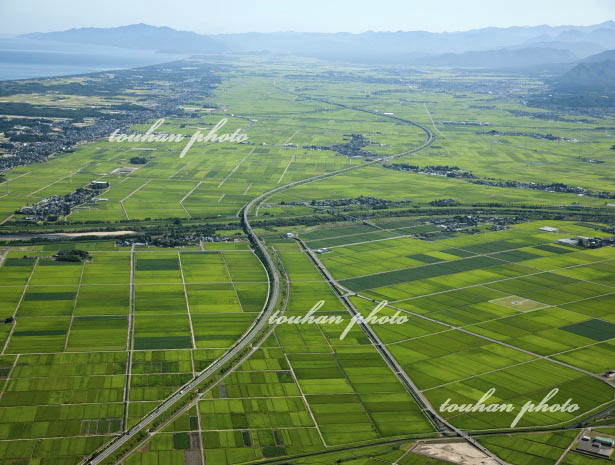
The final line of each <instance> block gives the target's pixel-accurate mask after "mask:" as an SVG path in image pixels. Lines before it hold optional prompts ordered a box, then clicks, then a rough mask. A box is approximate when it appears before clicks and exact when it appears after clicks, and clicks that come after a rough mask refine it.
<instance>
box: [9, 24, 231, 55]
mask: <svg viewBox="0 0 615 465" xmlns="http://www.w3.org/2000/svg"><path fill="white" fill-rule="evenodd" d="M20 37H21V38H25V39H33V40H45V41H47V40H51V41H57V42H79V43H84V44H96V45H107V46H114V47H123V48H137V49H147V50H160V51H186V52H210V53H211V52H223V51H225V50H226V49H225V47H224V45H222V44H221V43H220V42H218V41H216V40H215V39H212V38H211V37H207V36H204V35H201V34H197V33H196V32H188V31H177V30H175V29H171V28H170V27H158V26H150V25H147V24H132V25H130V26H120V27H113V28H93V27H87V28H76V29H69V30H67V31H61V32H46V33H32V34H24V35H21V36H20Z"/></svg>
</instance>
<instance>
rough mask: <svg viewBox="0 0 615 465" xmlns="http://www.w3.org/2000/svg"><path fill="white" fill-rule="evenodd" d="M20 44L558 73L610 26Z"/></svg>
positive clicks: (611, 37) (78, 35)
mask: <svg viewBox="0 0 615 465" xmlns="http://www.w3.org/2000/svg"><path fill="white" fill-rule="evenodd" d="M20 37H22V38H25V39H30V40H37V41H59V42H73V43H75V42H76V43H80V44H96V45H111V46H118V47H123V48H136V49H149V50H158V51H172V52H188V53H208V54H209V53H242V54H245V53H257V52H258V53H261V54H262V53H284V54H294V55H299V56H307V57H314V58H321V59H329V60H337V61H346V62H361V63H371V64H402V65H423V66H445V67H481V68H500V69H503V68H506V69H523V68H530V67H540V66H543V65H554V64H556V65H561V66H562V68H560V69H562V70H564V71H565V70H570V69H571V68H573V67H574V66H575V64H576V63H579V62H580V61H581V60H583V59H585V58H587V57H589V56H591V55H595V54H598V53H601V52H603V51H605V50H609V49H615V21H608V22H605V23H601V24H596V25H593V26H556V27H553V26H546V25H544V26H531V27H510V28H484V29H475V30H470V31H463V32H443V33H434V32H426V31H408V32H406V31H398V32H374V31H368V32H364V33H361V34H351V33H304V32H279V33H256V32H253V33H241V34H220V35H203V34H197V33H195V32H188V31H177V30H175V29H171V28H169V27H157V26H150V25H146V24H134V25H129V26H121V27H115V28H78V29H69V30H67V31H61V32H49V33H32V34H25V35H22V36H20ZM588 66H590V65H588Z"/></svg>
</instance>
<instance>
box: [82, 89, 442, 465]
mask: <svg viewBox="0 0 615 465" xmlns="http://www.w3.org/2000/svg"><path fill="white" fill-rule="evenodd" d="M274 86H276V84H275V83H274ZM276 87H277V86H276ZM287 92H288V91H287ZM290 93H292V92H290ZM296 95H297V94H296ZM314 100H319V99H314ZM321 101H322V100H321ZM323 102H324V103H327V104H329V105H334V106H340V107H343V108H347V109H351V110H355V111H361V112H365V113H370V114H374V115H378V116H381V117H385V118H389V119H392V120H396V121H399V122H403V123H404V124H408V125H413V126H416V127H418V128H420V129H422V130H423V131H424V132H425V134H426V140H425V142H423V143H422V144H421V145H419V146H417V147H414V148H412V149H410V150H408V151H405V152H402V153H398V154H395V155H391V156H388V157H381V158H377V159H374V160H372V161H368V162H365V163H361V164H359V165H353V166H349V167H346V168H343V169H340V170H337V171H332V172H329V173H325V174H321V175H316V176H312V177H309V178H306V179H302V180H299V181H295V182H292V183H289V184H285V185H283V186H279V187H276V188H274V189H271V190H269V191H267V192H264V193H262V194H260V195H259V196H257V197H255V198H254V199H252V200H251V201H250V202H248V203H247V204H246V206H245V207H244V208H243V210H242V212H241V222H242V227H243V229H244V232H245V233H246V234H247V235H248V238H249V239H250V241H251V243H252V246H253V247H254V249H255V251H256V252H257V255H258V256H259V258H260V259H261V261H263V264H264V265H265V269H266V270H267V272H268V274H269V280H270V285H271V292H270V295H269V301H268V302H267V304H266V307H265V310H264V311H263V312H261V313H260V314H259V316H258V317H257V319H256V320H255V322H254V323H253V324H252V326H251V327H250V328H249V329H248V331H247V332H246V333H244V335H243V336H242V337H241V338H240V339H239V340H238V341H237V343H236V344H235V345H234V346H232V347H231V349H229V351H228V352H226V353H225V354H224V355H222V356H221V357H220V358H219V359H217V360H216V361H214V362H213V363H212V364H211V365H210V366H209V367H207V368H206V369H205V370H203V371H202V372H200V373H199V374H198V375H197V376H196V377H195V378H193V379H192V380H191V381H189V382H188V383H186V384H184V385H183V386H181V387H180V388H179V389H178V390H177V391H175V392H174V393H173V394H172V395H171V396H170V397H168V398H167V399H165V400H164V401H163V402H162V404H160V405H159V406H158V407H157V408H156V409H154V410H152V411H151V412H150V413H148V414H147V415H146V416H145V417H143V418H142V419H141V421H139V423H137V424H136V425H135V426H133V427H132V428H130V429H129V430H127V431H125V432H124V433H123V434H122V435H120V436H116V437H115V438H114V439H112V440H111V441H110V442H108V443H106V444H105V445H103V446H102V448H101V449H99V450H97V451H96V452H95V453H94V454H92V455H91V456H89V457H88V458H86V459H85V460H84V461H83V462H81V463H82V464H87V465H99V464H101V463H102V462H104V461H105V460H106V459H108V458H109V457H111V456H112V455H113V454H114V453H115V452H117V451H119V450H120V449H121V448H122V447H123V446H124V445H126V444H127V443H128V442H130V441H131V440H132V439H133V438H134V437H135V436H136V435H138V434H139V433H140V432H142V431H143V430H144V429H145V427H146V426H147V425H149V424H151V423H152V422H154V421H155V420H156V419H158V418H159V417H160V416H162V415H163V414H164V413H165V412H167V411H169V410H170V409H171V408H172V407H174V406H175V405H176V404H177V403H178V402H179V401H180V400H182V399H184V398H186V397H188V396H190V395H191V393H192V392H193V391H194V389H196V387H197V386H198V385H199V384H201V383H202V382H204V381H206V380H207V379H208V378H209V377H210V376H212V375H213V374H215V373H216V372H217V371H218V370H219V369H220V368H222V367H223V366H224V365H226V364H227V363H228V362H230V361H231V360H233V358H234V357H236V356H237V355H238V354H239V353H240V352H242V351H243V349H244V348H245V347H246V346H248V345H249V344H250V343H251V342H252V340H253V339H254V338H255V337H256V336H257V335H258V334H259V333H260V331H261V330H263V329H264V328H265V327H266V326H267V325H268V324H269V322H268V320H269V317H270V316H271V315H272V314H273V313H274V310H275V309H276V307H277V305H278V300H279V294H280V276H279V272H278V270H277V268H276V266H275V263H274V261H273V259H272V258H271V255H270V254H269V251H268V250H267V248H266V247H265V246H264V244H263V243H262V241H261V240H260V238H259V237H258V236H257V235H256V234H255V233H254V230H253V228H252V226H251V225H250V221H249V216H250V212H251V211H252V210H253V209H254V208H255V207H257V206H258V205H259V204H261V203H262V202H264V201H265V200H267V199H268V198H269V197H271V196H273V195H275V194H276V193H279V192H281V191H284V190H287V189H291V188H293V187H296V186H299V185H302V184H307V183H312V182H315V181H318V180H321V179H326V178H329V177H332V176H338V175H340V174H343V173H346V172H348V171H351V170H355V169H358V168H363V167H366V166H369V165H373V164H376V163H382V162H384V161H387V160H390V159H393V158H397V157H400V156H403V155H408V154H412V153H416V152H419V151H421V150H423V149H425V148H427V147H429V146H430V145H431V144H432V143H433V142H434V140H435V136H434V135H433V133H432V132H431V131H430V130H429V129H427V128H426V127H424V126H422V125H421V124H419V123H416V122H414V121H410V120H405V119H402V118H398V117H395V116H393V115H382V114H380V113H376V112H373V111H370V110H364V109H362V108H357V107H350V106H347V105H343V104H337V103H333V102H329V101H323Z"/></svg>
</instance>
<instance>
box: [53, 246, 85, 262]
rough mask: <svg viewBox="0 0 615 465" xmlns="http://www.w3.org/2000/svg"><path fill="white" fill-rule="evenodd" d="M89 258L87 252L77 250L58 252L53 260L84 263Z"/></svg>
mask: <svg viewBox="0 0 615 465" xmlns="http://www.w3.org/2000/svg"><path fill="white" fill-rule="evenodd" d="M91 258H92V257H91V255H90V254H89V252H87V251H85V250H79V249H72V250H60V251H59V252H58V253H57V254H56V255H55V259H56V260H57V261H59V262H84V261H87V260H90V259H91Z"/></svg>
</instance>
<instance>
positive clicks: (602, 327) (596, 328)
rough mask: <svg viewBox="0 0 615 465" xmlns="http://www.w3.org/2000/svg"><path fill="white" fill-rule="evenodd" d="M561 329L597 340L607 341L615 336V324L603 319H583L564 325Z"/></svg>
mask: <svg viewBox="0 0 615 465" xmlns="http://www.w3.org/2000/svg"><path fill="white" fill-rule="evenodd" d="M560 329H563V330H564V331H568V332H569V333H572V334H577V335H579V336H583V337H587V338H590V339H593V340H595V341H606V340H608V339H613V338H615V324H614V323H609V322H608V321H603V320H588V321H583V322H580V323H575V324H572V325H566V326H562V327H561V328H560Z"/></svg>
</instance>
